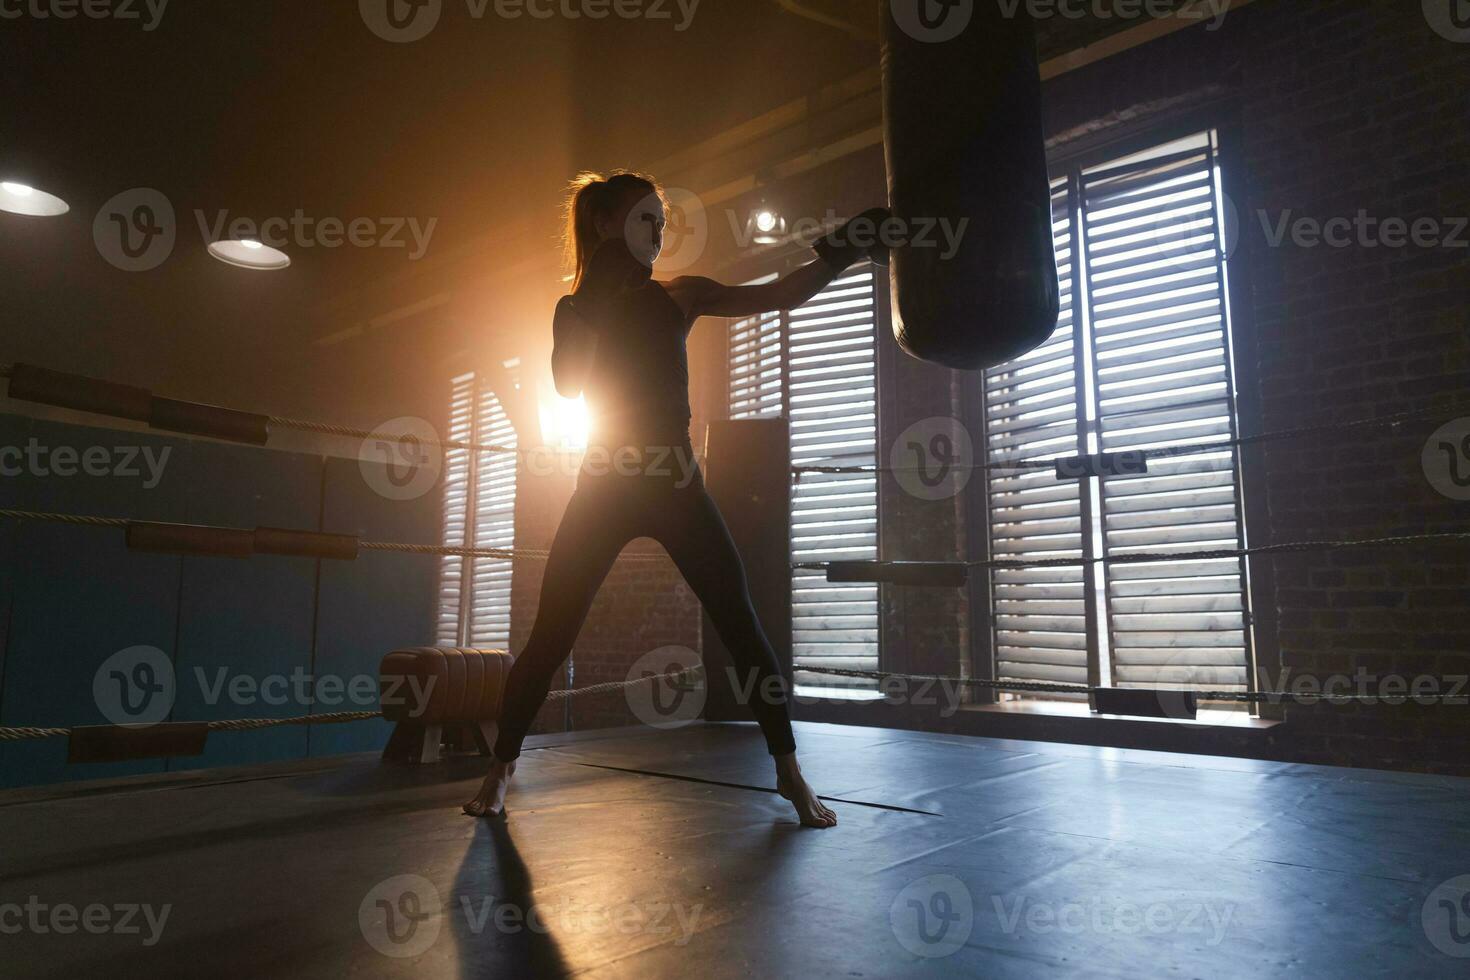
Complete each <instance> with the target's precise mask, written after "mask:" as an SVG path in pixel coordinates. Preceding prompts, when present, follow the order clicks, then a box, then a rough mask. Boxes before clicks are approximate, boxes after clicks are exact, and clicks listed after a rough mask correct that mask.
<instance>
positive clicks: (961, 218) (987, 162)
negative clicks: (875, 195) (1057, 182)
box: [883, 0, 1058, 370]
mask: <svg viewBox="0 0 1470 980" xmlns="http://www.w3.org/2000/svg"><path fill="white" fill-rule="evenodd" d="M884 6H885V7H887V8H888V9H887V13H886V14H885V16H884V31H883V130H884V133H883V135H884V149H885V154H886V157H887V162H888V200H889V206H890V207H891V208H892V210H893V213H894V216H895V217H896V218H898V219H900V221H902V222H903V227H904V228H905V229H906V234H907V235H908V236H909V242H908V244H906V245H904V246H902V247H900V248H896V249H894V250H893V256H892V260H891V263H890V265H889V272H888V275H889V285H890V288H891V290H892V294H893V333H894V336H895V337H896V338H897V339H898V343H899V345H900V346H901V347H903V349H904V350H906V351H908V352H909V353H910V354H912V355H914V356H915V357H918V358H921V359H923V360H926V361H933V362H935V363H937V364H943V365H945V366H946V367H951V368H960V369H963V370H975V369H979V368H985V367H991V366H994V365H996V364H999V363H1001V362H1003V361H1006V360H1009V359H1011V358H1013V357H1017V356H1019V355H1021V354H1024V353H1026V352H1027V351H1029V350H1031V349H1033V348H1035V347H1037V346H1038V345H1040V344H1041V343H1042V342H1043V341H1045V340H1046V339H1047V338H1048V337H1050V336H1051V334H1052V332H1053V331H1054V330H1055V329H1056V325H1057V313H1058V294H1057V262H1056V253H1055V251H1054V250H1053V247H1052V231H1051V191H1050V185H1049V182H1048V179H1047V171H1046V146H1045V142H1044V137H1043V135H1042V132H1043V131H1042V119H1041V75H1040V70H1039V68H1038V65H1037V60H1036V41H1035V36H1034V32H1033V25H1032V21H1031V18H1030V17H1028V16H1026V15H1025V13H1024V10H1023V9H1022V8H1017V15H1016V16H1013V17H1007V16H1005V15H1004V13H1003V8H1004V5H1003V4H998V3H993V2H990V0H890V2H887V3H885V4H884ZM936 223H937V224H936ZM926 228H927V229H928V234H927V235H926V234H925V230H926Z"/></svg>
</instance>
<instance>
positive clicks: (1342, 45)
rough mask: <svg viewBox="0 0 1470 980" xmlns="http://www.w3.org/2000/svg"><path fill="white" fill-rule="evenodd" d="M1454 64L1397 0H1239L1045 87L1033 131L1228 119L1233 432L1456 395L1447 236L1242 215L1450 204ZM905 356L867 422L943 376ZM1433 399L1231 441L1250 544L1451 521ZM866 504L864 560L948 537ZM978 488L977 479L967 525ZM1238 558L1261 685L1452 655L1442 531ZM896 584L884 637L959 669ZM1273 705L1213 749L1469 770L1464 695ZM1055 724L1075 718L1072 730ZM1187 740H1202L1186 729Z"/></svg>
mask: <svg viewBox="0 0 1470 980" xmlns="http://www.w3.org/2000/svg"><path fill="white" fill-rule="evenodd" d="M1467 75H1470V45H1465V44H1456V43H1452V42H1451V41H1448V40H1446V39H1445V38H1443V37H1441V36H1439V35H1438V34H1436V33H1434V32H1433V31H1432V30H1431V29H1430V28H1429V26H1428V24H1427V23H1426V21H1425V20H1424V18H1423V17H1422V16H1421V13H1420V10H1419V5H1417V4H1389V3H1382V2H1371V0H1333V2H1325V0H1324V2H1314V0H1291V2H1285V0H1257V2H1256V3H1255V4H1252V5H1251V6H1250V7H1247V8H1244V9H1241V10H1238V11H1235V12H1234V13H1232V14H1231V15H1230V17H1229V18H1228V20H1227V22H1226V23H1225V25H1224V27H1223V28H1222V29H1221V30H1219V31H1217V32H1206V31H1203V30H1199V29H1196V30H1193V31H1190V32H1185V33H1182V34H1178V35H1174V36H1172V37H1169V38H1166V39H1163V40H1160V41H1156V42H1154V43H1152V44H1150V45H1147V46H1145V47H1142V48H1138V49H1135V50H1133V51H1131V52H1129V53H1127V54H1124V55H1121V56H1118V57H1116V58H1113V59H1110V60H1108V61H1105V62H1102V63H1100V64H1098V65H1095V66H1093V67H1091V68H1088V69H1085V70H1083V71H1079V72H1075V73H1072V74H1068V75H1064V76H1061V77H1060V78H1058V79H1056V80H1055V81H1053V82H1051V83H1049V85H1048V87H1047V91H1046V100H1047V106H1046V111H1047V122H1048V126H1047V128H1048V132H1049V133H1051V134H1053V135H1060V134H1078V133H1086V134H1087V135H1086V136H1085V137H1084V138H1085V139H1087V140H1088V141H1089V142H1090V144H1091V145H1098V144H1102V143H1105V142H1106V141H1107V140H1108V139H1109V138H1116V137H1119V136H1122V135H1125V134H1126V135H1129V136H1132V135H1136V134H1137V133H1139V132H1140V131H1146V130H1147V129H1148V128H1149V127H1150V125H1160V124H1164V123H1172V122H1176V121H1178V120H1179V119H1180V118H1181V117H1183V118H1187V117H1188V115H1189V114H1190V113H1195V112H1199V111H1201V110H1200V109H1198V108H1188V107H1189V106H1190V105H1191V99H1190V98H1189V96H1190V95H1191V94H1195V95H1197V96H1198V97H1197V98H1196V99H1194V100H1193V101H1194V103H1195V104H1204V103H1209V104H1210V106H1211V111H1212V112H1214V113H1215V115H1214V116H1213V118H1224V119H1227V120H1229V121H1230V126H1231V130H1232V133H1231V138H1233V139H1235V140H1237V141H1238V146H1236V147H1234V148H1233V150H1232V148H1227V150H1231V152H1232V153H1233V159H1234V162H1235V166H1236V167H1237V169H1238V173H1236V174H1234V175H1231V176H1229V177H1228V178H1227V184H1228V186H1230V187H1234V188H1235V189H1236V193H1235V194H1234V195H1232V198H1233V200H1232V204H1233V205H1234V207H1235V208H1236V210H1237V212H1238V214H1239V216H1240V222H1241V238H1240V242H1239V245H1238V247H1237V250H1236V251H1235V253H1234V255H1233V264H1232V272H1233V274H1234V275H1235V276H1236V278H1237V282H1236V283H1235V286H1236V288H1235V289H1234V291H1233V296H1232V301H1233V304H1234V308H1233V315H1234V319H1235V326H1236V329H1237V333H1238V337H1237V356H1238V357H1239V358H1240V359H1241V361H1242V363H1241V364H1240V365H1239V367H1240V380H1241V384H1242V386H1243V388H1244V390H1243V391H1242V404H1243V405H1244V406H1249V408H1248V411H1249V412H1250V417H1249V418H1247V419H1246V420H1245V421H1244V422H1243V428H1245V429H1246V430H1248V431H1256V430H1274V429H1282V428H1292V427H1296V426H1301V425H1309V424H1315V423H1320V422H1332V421H1341V420H1347V419H1353V418H1359V417H1364V416H1372V415H1379V414H1389V413H1396V412H1401V411H1405V410H1408V409H1413V408H1417V407H1420V406H1422V405H1424V404H1425V403H1426V402H1427V401H1430V400H1431V399H1434V398H1437V397H1445V396H1450V395H1453V394H1454V393H1464V394H1465V395H1466V396H1467V397H1470V391H1467V389H1470V384H1467V382H1470V250H1467V249H1465V248H1457V249H1451V248H1438V249H1433V248H1416V247H1412V246H1411V247H1408V248H1387V247H1378V248H1366V247H1349V248H1330V247H1327V246H1325V245H1321V246H1318V247H1314V248H1302V247H1297V246H1295V245H1293V244H1292V243H1291V242H1290V241H1288V242H1287V243H1286V244H1284V245H1282V246H1280V247H1276V246H1273V245H1272V244H1271V243H1270V242H1269V241H1268V239H1267V236H1266V235H1265V233H1264V231H1263V227H1262V220H1261V214H1262V213H1264V214H1265V215H1266V216H1267V221H1268V223H1270V224H1271V225H1272V226H1273V227H1274V225H1275V224H1276V222H1278V221H1279V220H1280V218H1281V216H1282V214H1283V213H1284V212H1286V211H1288V210H1289V211H1290V212H1291V216H1292V218H1300V217H1308V218H1313V219H1316V220H1321V221H1325V220H1327V219H1330V218H1334V217H1337V216H1347V217H1353V216H1355V215H1356V214H1357V213H1358V212H1359V210H1360V209H1362V210H1366V211H1367V212H1368V213H1369V214H1370V215H1373V216H1376V217H1378V218H1380V219H1385V218H1390V217H1398V218H1402V219H1405V220H1406V221H1409V222H1412V221H1414V220H1416V219H1419V218H1424V217H1431V218H1435V219H1445V218H1453V217H1455V216H1464V215H1470V182H1467V181H1466V179H1465V175H1466V173H1470V139H1467V135H1466V131H1465V127H1464V126H1463V120H1464V119H1465V118H1467V108H1470V107H1467V104H1466V103H1467V98H1466V94H1465V93H1466V81H1467ZM1163 95H1169V96H1179V97H1182V98H1176V99H1172V100H1170V101H1172V102H1173V103H1174V105H1173V106H1171V108H1170V109H1169V110H1168V112H1167V113H1164V114H1161V115H1160V116H1159V117H1158V118H1154V119H1150V118H1148V117H1147V116H1144V117H1142V118H1140V117H1139V113H1138V111H1137V108H1138V106H1139V105H1140V104H1142V103H1149V102H1157V101H1160V97H1161V96H1163ZM1181 105H1182V106H1185V107H1186V108H1183V109H1181V108H1180V106H1181ZM1099 121H1102V123H1103V124H1104V125H1101V126H1100V125H1099ZM1099 129H1101V132H1099V131H1098V130H1099ZM1444 227H1445V228H1446V230H1450V229H1451V228H1452V227H1453V225H1452V224H1445V225H1444ZM1462 240H1463V236H1462ZM925 370H926V369H923V368H915V367H914V366H913V365H912V364H911V363H909V362H907V361H906V360H904V359H900V360H899V362H898V364H897V365H896V369H895V370H894V372H893V373H892V374H891V375H890V376H888V377H885V378H884V379H883V397H884V399H885V401H886V402H888V403H889V404H888V405H887V406H886V411H887V413H888V414H887V418H888V419H889V427H888V432H889V433H890V435H891V434H894V433H897V432H898V431H901V430H902V429H903V427H904V426H906V425H908V424H910V423H912V422H914V421H917V420H919V419H922V418H924V417H926V416H929V415H933V414H936V413H937V412H938V410H939V408H940V406H941V404H942V403H943V401H944V398H943V396H942V393H946V392H947V391H948V386H947V385H946V384H945V382H944V381H943V380H942V379H941V378H940V377H939V375H938V374H935V375H932V376H930V375H924V377H923V380H922V382H921V383H916V382H919V381H920V375H921V374H923V373H924V371H925ZM943 373H944V372H940V373H939V374H943ZM960 383H961V384H962V385H964V384H965V383H966V382H965V381H963V380H962V381H961V382H960ZM1460 414H1470V412H1462V413H1460ZM1452 417H1453V414H1441V415H1439V416H1436V417H1435V418H1434V419H1433V420H1427V421H1422V422H1415V423H1412V424H1406V425H1404V426H1403V427H1402V428H1400V429H1398V430H1394V431H1383V432H1370V433H1361V434H1353V435H1351V436H1347V437H1335V438H1331V439H1318V440H1294V441H1290V442H1285V443H1280V444H1274V445H1272V446H1271V447H1270V448H1269V449H1267V450H1265V451H1264V452H1260V453H1252V454H1249V455H1248V456H1247V458H1246V465H1247V472H1246V492H1247V494H1248V496H1250V498H1251V499H1250V500H1248V504H1249V505H1250V511H1251V517H1252V520H1251V522H1250V534H1251V538H1252V542H1253V543H1255V544H1266V543H1271V542H1279V541H1294V540H1301V539H1343V538H1371V537H1380V536H1388V535H1399V534H1412V533H1417V532H1425V531H1452V530H1467V529H1470V504H1466V503H1463V502H1455V501H1451V500H1449V499H1447V498H1446V497H1444V496H1442V495H1441V494H1439V493H1437V492H1436V491H1435V490H1434V489H1433V488H1432V487H1431V486H1430V484H1429V482H1428V481H1427V479H1426V477H1425V476H1424V473H1423V471H1422V468H1421V464H1420V454H1421V450H1422V448H1423V446H1424V444H1425V441H1426V438H1427V437H1428V436H1429V435H1430V434H1431V433H1432V432H1433V431H1434V430H1435V429H1436V428H1437V427H1438V426H1439V425H1440V424H1441V423H1443V422H1445V421H1448V420H1449V419H1450V418H1452ZM884 504H885V510H884V522H885V523H884V536H885V537H884V541H885V550H886V551H887V553H888V557H934V556H947V555H951V554H954V553H955V552H954V551H953V550H946V549H945V547H944V545H945V542H946V540H948V539H950V538H951V537H952V534H953V528H952V527H951V526H950V524H949V522H948V520H947V519H946V518H944V517H940V516H938V515H937V514H936V513H935V512H934V511H933V508H932V506H930V505H917V504H915V503H914V502H913V501H912V500H911V499H910V498H907V497H906V495H904V494H902V493H901V492H890V493H888V494H887V495H886V496H885V500H884ZM980 506H983V502H982V500H981V498H980V497H978V496H977V497H975V498H974V499H973V501H972V508H973V509H972V511H971V515H970V516H971V517H972V519H973V520H974V521H975V525H974V526H975V527H976V528H977V529H979V528H981V527H982V525H981V524H980V522H981V521H983V513H982V512H980V511H979V509H978V508H979V507H980ZM1253 574H1254V575H1256V577H1257V580H1258V582H1257V584H1258V587H1257V589H1256V591H1255V598H1256V603H1257V606H1256V612H1257V615H1258V641H1259V651H1258V653H1259V659H1260V663H1259V675H1260V681H1261V683H1262V684H1263V685H1275V684H1278V683H1280V682H1281V681H1282V679H1283V674H1284V675H1285V679H1286V681H1287V682H1288V683H1290V682H1291V681H1293V680H1294V679H1296V678H1298V677H1301V676H1302V675H1308V676H1310V677H1312V678H1315V679H1316V680H1317V681H1319V682H1320V681H1323V680H1325V679H1327V678H1328V677H1330V676H1332V675H1335V674H1345V675H1348V676H1349V677H1352V676H1353V675H1355V674H1356V673H1358V672H1360V671H1361V672H1364V673H1366V674H1368V675H1370V677H1372V678H1380V679H1381V678H1382V677H1383V676H1385V675H1389V674H1396V675H1402V676H1404V677H1405V678H1408V679H1412V678H1415V677H1417V676H1420V675H1432V676H1446V675H1457V674H1465V673H1470V560H1467V551H1466V549H1465V547H1464V546H1463V545H1456V546H1451V547H1437V548H1415V549H1412V550H1407V551H1406V550H1402V549H1397V548H1392V549H1388V548H1386V549H1381V550H1374V551H1354V552H1344V553H1339V554H1334V555H1326V554H1313V555H1305V556H1292V557H1286V558H1276V559H1260V560H1257V561H1256V562H1255V564H1254V566H1253ZM900 591H901V592H902V593H906V594H903V595H902V596H901V597H897V596H896V595H895V590H887V591H886V596H887V598H886V599H885V612H889V611H891V608H892V607H893V606H894V604H895V603H897V602H902V603H903V604H905V606H906V607H909V608H911V607H912V604H913V603H914V602H916V601H919V602H923V603H926V604H929V605H931V606H933V609H932V610H930V611H931V612H933V613H934V615H935V617H936V618H935V619H934V621H933V624H932V625H931V626H930V627H929V628H928V629H927V630H916V629H915V628H914V627H913V626H912V625H910V626H908V627H907V628H905V629H904V630H902V631H899V630H897V629H895V628H893V627H891V626H890V628H889V629H888V632H887V633H886V634H885V638H886V639H888V640H889V642H890V648H889V651H888V652H889V653H892V652H894V651H895V649H904V656H905V657H906V659H907V661H908V662H910V663H911V664H914V665H917V664H921V663H922V664H924V665H926V667H927V669H933V670H943V672H945V673H956V672H961V671H963V670H965V669H966V663H965V658H966V647H965V646H964V644H963V642H957V641H956V640H957V638H958V637H960V636H962V635H963V632H964V629H963V620H962V618H961V617H960V616H958V615H951V613H950V612H949V610H948V609H947V608H945V601H946V598H947V597H944V596H930V597H926V598H923V599H916V598H915V592H914V590H900ZM972 615H973V618H974V633H973V636H974V641H975V642H974V645H973V648H972V650H971V651H970V654H971V655H972V656H973V658H974V661H973V664H972V666H973V667H974V668H975V669H976V670H977V671H983V669H984V667H983V664H984V663H985V662H986V661H987V660H988V658H989V657H990V650H989V645H990V636H989V632H988V629H987V625H986V622H985V619H984V616H983V614H982V613H979V612H974V613H972ZM921 637H923V638H921ZM896 639H902V640H904V641H906V642H907V647H906V648H901V647H896V646H894V645H893V644H894V641H895V640H896ZM925 650H927V652H924V651H925ZM1277 716H1278V717H1282V715H1281V713H1279V712H1278V714H1277ZM1284 719H1285V722H1286V724H1285V725H1283V726H1280V727H1278V728H1277V729H1276V730H1275V731H1273V733H1272V735H1271V737H1270V739H1269V740H1261V741H1260V742H1259V744H1256V745H1254V746H1252V745H1250V744H1245V743H1240V744H1236V743H1238V742H1239V740H1238V738H1237V737H1235V736H1227V735H1225V734H1223V733H1222V735H1221V738H1220V744H1219V745H1218V746H1217V749H1218V750H1219V751H1228V752H1231V753H1233V754H1260V755H1269V756H1275V757H1280V758H1290V759H1296V760H1300V761H1309V762H1326V763H1342V764H1355V765H1368V766H1376V767H1392V768H1414V769H1429V770H1435V771H1457V772H1466V771H1470V763H1467V762H1466V759H1467V757H1470V752H1467V749H1470V712H1467V711H1466V710H1465V709H1464V708H1454V707H1443V706H1430V707H1423V706H1418V705H1404V706H1392V705H1378V706H1373V707H1352V708H1348V707H1342V706H1305V705H1302V706H1288V707H1286V708H1285V709H1284ZM914 720H917V721H918V723H920V724H923V723H924V722H923V721H922V719H921V718H920V717H919V716H917V715H915V716H914V718H913V719H910V721H914ZM936 724H937V723H936ZM945 727H949V728H952V727H953V725H952V724H950V725H947V726H945ZM990 729H991V730H990V733H991V734H998V733H1003V732H1000V731H996V730H994V729H995V726H994V725H992V726H990ZM1068 732H1069V734H1068V735H1067V736H1065V737H1076V730H1075V727H1074V728H1069V729H1068ZM1102 737H1104V738H1105V737H1106V736H1102ZM1226 743H1231V744H1226ZM1201 746H1203V747H1204V748H1205V749H1206V750H1211V749H1210V747H1209V746H1210V743H1209V741H1208V740H1206V741H1205V742H1203V743H1200V742H1199V741H1198V740H1195V749H1196V750H1198V749H1199V748H1200V747H1201ZM1156 747H1166V746H1164V745H1162V744H1161V745H1158V746H1156Z"/></svg>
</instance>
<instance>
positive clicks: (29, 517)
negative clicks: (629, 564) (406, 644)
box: [0, 508, 664, 561]
mask: <svg viewBox="0 0 1470 980" xmlns="http://www.w3.org/2000/svg"><path fill="white" fill-rule="evenodd" d="M0 518H10V519H11V520H17V521H39V522H44V523H53V524H74V525H79V526H83V527H111V528H122V529H124V530H126V529H127V528H128V527H129V526H130V525H132V524H133V523H135V522H133V521H131V520H129V519H127V518H125V517H88V516H85V515H81V514H54V513H47V512H44V511H34V510H12V509H9V508H0ZM358 547H359V548H362V549H364V550H366V551H394V552H399V553H402V554H412V555H444V556H452V557H456V558H499V559H503V560H506V561H515V560H526V561H545V560H546V559H547V557H548V556H549V555H550V552H548V551H538V550H534V549H516V548H455V547H452V546H449V545H434V544H405V543H401V542H396V541H361V542H358ZM663 557H664V556H663V555H661V554H658V553H657V552H647V551H631V552H626V553H624V554H621V555H619V556H618V561H660V560H662V559H663Z"/></svg>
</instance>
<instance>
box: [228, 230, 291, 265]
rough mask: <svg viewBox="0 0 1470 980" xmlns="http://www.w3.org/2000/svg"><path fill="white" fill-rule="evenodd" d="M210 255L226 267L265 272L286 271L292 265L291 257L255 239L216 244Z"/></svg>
mask: <svg viewBox="0 0 1470 980" xmlns="http://www.w3.org/2000/svg"><path fill="white" fill-rule="evenodd" d="M209 254H210V255H213V256H214V257H215V258H217V259H219V260H220V261H221V262H224V263H225V264H226V265H233V266H238V267H239V268H241V269H255V270H257V271H265V272H269V271H273V270H276V269H284V268H286V267H287V266H288V265H290V264H291V256H289V255H287V254H286V253H285V252H282V251H281V250H280V249H278V248H271V247H270V246H269V245H266V244H263V243H262V242H259V241H256V240H255V239H254V238H242V239H239V240H231V241H223V242H214V243H213V244H211V245H210V246H209Z"/></svg>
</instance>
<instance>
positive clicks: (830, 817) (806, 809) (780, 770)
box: [776, 752, 837, 829]
mask: <svg viewBox="0 0 1470 980" xmlns="http://www.w3.org/2000/svg"><path fill="white" fill-rule="evenodd" d="M776 792H777V793H780V794H781V796H782V797H784V798H785V799H788V800H790V801H791V804H792V806H794V807H796V815H797V816H798V817H800V818H801V825H802V826H803V827H819V828H823V829H825V828H827V827H835V826H837V814H835V813H833V812H832V811H831V810H830V809H829V808H828V807H827V805H826V804H824V803H823V802H822V801H821V800H820V799H818V798H817V791H816V790H814V789H812V788H811V787H810V786H808V785H807V781H806V778H805V777H804V776H802V774H801V766H800V765H799V764H798V763H797V761H796V753H795V752H793V753H791V754H790V755H778V756H776Z"/></svg>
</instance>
